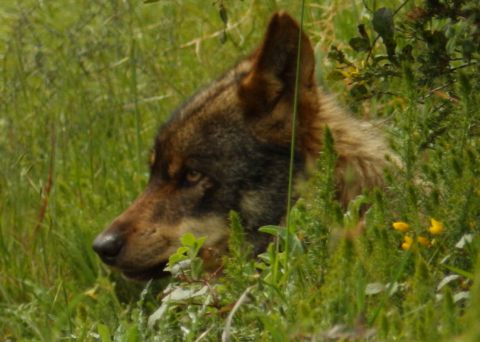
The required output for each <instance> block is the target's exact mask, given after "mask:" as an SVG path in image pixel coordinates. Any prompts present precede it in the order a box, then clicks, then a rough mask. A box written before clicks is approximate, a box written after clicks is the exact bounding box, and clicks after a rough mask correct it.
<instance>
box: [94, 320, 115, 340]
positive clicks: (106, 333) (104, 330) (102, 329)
mask: <svg viewBox="0 0 480 342" xmlns="http://www.w3.org/2000/svg"><path fill="white" fill-rule="evenodd" d="M97 332H98V334H99V335H100V339H101V340H102V342H111V341H112V338H111V337H110V336H111V335H110V329H109V328H108V327H107V326H106V325H105V324H102V323H98V324H97Z"/></svg>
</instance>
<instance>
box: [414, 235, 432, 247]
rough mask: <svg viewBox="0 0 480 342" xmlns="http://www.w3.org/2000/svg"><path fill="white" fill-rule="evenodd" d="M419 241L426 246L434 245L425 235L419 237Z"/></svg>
mask: <svg viewBox="0 0 480 342" xmlns="http://www.w3.org/2000/svg"><path fill="white" fill-rule="evenodd" d="M417 242H418V243H419V244H420V245H422V246H424V247H430V246H431V245H432V244H431V243H430V240H428V239H427V238H426V237H425V236H419V237H417Z"/></svg>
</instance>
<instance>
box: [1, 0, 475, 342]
mask: <svg viewBox="0 0 480 342" xmlns="http://www.w3.org/2000/svg"><path fill="white" fill-rule="evenodd" d="M381 3H382V4H381V5H380V2H378V1H349V2H343V1H333V0H332V1H325V2H317V1H307V2H306V8H305V29H306V30H307V31H308V33H309V35H310V36H311V38H312V42H313V43H314V45H315V52H316V56H317V62H318V63H317V64H318V69H317V76H318V80H319V82H320V83H321V84H323V85H324V86H325V87H327V88H329V89H331V90H332V91H334V92H335V93H337V94H338V97H339V99H340V100H341V101H342V102H343V103H344V104H345V105H346V106H348V107H350V108H351V110H352V112H353V114H354V115H356V116H358V117H363V118H367V119H371V120H377V121H378V122H379V125H380V124H381V125H382V126H384V129H385V130H386V135H387V136H388V137H389V139H390V140H391V145H392V146H393V149H394V150H395V152H396V153H397V154H398V156H399V157H400V159H401V160H402V162H403V164H404V165H405V167H404V168H398V169H396V170H391V171H390V172H389V173H387V174H386V175H385V177H386V179H387V182H388V189H387V190H386V191H380V190H378V189H376V190H373V191H372V192H370V193H366V194H364V195H362V196H359V197H358V198H356V199H355V200H354V201H353V202H352V203H351V204H350V207H349V209H348V210H347V211H346V212H344V211H342V210H341V208H340V206H339V204H338V203H337V202H336V201H335V199H334V196H333V193H334V192H333V188H334V179H333V177H332V173H333V171H334V163H335V153H334V146H333V142H332V139H331V136H330V135H329V133H328V131H327V133H326V135H325V137H324V146H325V149H324V151H323V152H322V154H321V156H320V158H319V161H318V165H317V172H316V174H315V176H314V177H313V178H312V179H311V180H309V183H308V184H307V186H305V188H306V189H307V190H305V191H303V192H302V198H301V199H300V200H299V201H298V202H297V203H296V205H295V206H294V208H293V209H292V211H291V216H290V220H291V228H290V229H291V231H292V234H286V231H285V229H284V228H283V227H279V226H268V227H263V228H261V229H262V231H263V232H264V234H270V235H272V238H274V239H277V240H278V241H279V243H280V250H279V251H277V250H276V248H275V245H274V244H272V245H270V246H269V247H268V249H267V250H266V251H265V252H264V253H263V254H261V255H260V256H259V257H258V258H255V259H252V258H251V257H249V254H250V253H249V251H250V250H251V248H250V246H249V245H248V243H247V242H246V239H245V238H244V232H243V230H242V226H241V219H240V218H239V217H238V216H237V215H236V214H235V213H233V212H232V213H231V215H230V222H231V228H232V236H231V238H230V242H229V247H230V254H229V255H228V256H226V257H225V262H224V265H225V267H224V271H223V273H222V274H221V275H220V276H218V275H217V276H214V275H211V274H208V273H204V272H202V262H201V260H200V259H199V258H198V257H197V252H198V250H199V248H200V246H201V244H202V239H201V237H193V236H185V237H184V238H183V239H182V243H183V245H184V247H183V248H182V249H181V250H179V252H178V253H177V254H176V255H175V257H174V258H172V260H171V264H170V265H169V267H170V270H171V272H172V273H173V275H174V276H173V277H172V279H167V280H163V281H154V282H150V283H148V284H135V283H131V282H128V281H126V280H124V279H123V278H121V277H120V276H119V275H118V274H116V273H115V272H112V271H111V270H109V269H108V268H106V267H105V266H104V265H102V264H101V262H100V261H99V260H98V258H96V257H95V255H94V253H93V252H92V250H91V248H90V246H91V242H92V240H93V237H94V236H95V234H96V233H98V232H99V231H100V230H101V229H102V226H104V225H106V224H108V223H109V221H110V220H111V219H112V218H113V217H114V216H115V215H116V214H118V213H119V212H121V210H122V209H123V208H124V207H125V206H126V205H127V204H128V203H129V202H130V201H131V200H132V199H133V198H134V197H135V196H136V195H137V194H138V192H139V189H141V188H142V186H143V185H144V183H145V182H146V179H147V175H146V172H147V167H146V163H144V160H147V154H148V148H149V143H150V142H151V140H152V139H153V136H154V134H155V131H156V128H157V127H158V125H159V123H160V122H161V121H162V120H164V119H165V118H166V117H167V116H168V114H169V113H170V111H171V110H172V109H173V108H174V107H175V106H176V105H177V104H178V103H180V102H181V101H182V100H184V99H185V98H186V97H187V96H188V95H189V94H191V93H192V92H193V91H194V90H195V89H196V88H197V87H199V86H200V85H201V84H202V83H203V82H206V81H207V80H209V79H212V77H214V76H215V75H218V74H219V73H221V72H222V71H223V70H225V69H227V68H228V67H229V66H230V65H232V64H233V63H234V62H235V61H237V60H238V59H239V58H240V56H244V55H245V54H246V52H248V51H250V49H251V48H252V47H254V46H255V45H256V44H257V42H258V40H259V39H260V37H261V34H262V33H263V30H264V25H265V23H266V21H267V20H268V18H269V16H270V14H271V13H272V12H273V11H275V10H279V9H286V10H288V11H289V12H290V13H292V14H293V15H295V16H297V17H298V15H299V13H300V9H301V8H300V1H274V0H272V1H261V2H259V1H247V0H244V1H240V2H239V1H228V0H224V1H215V2H210V3H208V4H206V3H202V4H200V3H198V4H197V3H195V2H191V1H146V2H145V3H143V2H140V1H114V0H112V1H93V0H92V1H90V0H89V1H83V2H77V1H63V2H47V1H33V0H29V1H23V2H18V3H17V2H15V1H4V2H2V5H1V6H0V18H1V22H2V24H1V25H0V41H1V50H0V61H1V70H2V72H1V78H2V81H1V84H0V90H1V99H2V100H1V101H0V131H1V134H0V157H1V160H2V168H1V169H0V215H1V216H0V280H1V281H0V334H1V335H2V340H6V341H23V340H39V341H54V340H81V341H83V340H100V341H112V340H115V341H142V340H148V341H150V340H158V341H169V340H171V341H180V340H186V341H203V340H205V341H217V340H221V339H223V340H226V341H229V340H232V341H258V340H260V341H262V340H268V341H270V340H273V341H291V340H294V341H295V340H313V341H324V340H380V341H383V340H386V341H388V340H404V341H426V340H434V339H435V340H453V339H455V340H459V341H475V340H478V339H479V338H480V329H479V327H478V324H477V322H478V317H479V315H480V312H479V307H480V288H479V280H480V279H479V277H480V268H479V266H480V264H478V263H477V262H476V261H477V260H476V258H477V255H478V252H479V251H478V248H479V245H478V244H479V242H478V239H479V237H478V233H479V229H480V225H479V221H480V217H479V216H480V178H479V173H480V162H479V159H480V149H479V143H480V140H479V124H480V112H479V109H478V108H479V106H480V99H479V96H478V90H479V87H480V81H479V80H480V79H479V77H478V75H480V65H479V59H480V56H479V53H480V51H479V50H478V49H479V48H478V47H479V46H480V44H479V39H480V38H479V37H480V31H479V28H478V25H479V20H480V19H479V18H480V13H479V11H478V5H476V1H474V0H471V1H468V0H464V1H462V0H458V1H447V0H439V1H432V0H425V1H420V0H417V1H413V0H411V1H396V0H391V1H382V2H381ZM287 238H288V239H289V241H288V243H286V239H287ZM285 247H287V248H288V253H286V252H285Z"/></svg>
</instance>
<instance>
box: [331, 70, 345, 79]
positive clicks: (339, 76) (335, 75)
mask: <svg viewBox="0 0 480 342" xmlns="http://www.w3.org/2000/svg"><path fill="white" fill-rule="evenodd" d="M344 78H345V76H343V74H342V73H341V72H340V71H338V70H333V71H332V72H330V73H329V74H328V75H327V80H329V81H340V80H343V79H344Z"/></svg>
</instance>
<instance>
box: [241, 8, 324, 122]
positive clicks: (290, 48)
mask: <svg viewBox="0 0 480 342" xmlns="http://www.w3.org/2000/svg"><path fill="white" fill-rule="evenodd" d="M299 39H301V50H300V82H299V86H300V88H305V87H307V88H310V87H314V86H315V84H314V83H315V82H314V69H315V57H314V54H313V49H312V45H311V44H310V41H309V39H308V37H307V36H306V35H305V34H304V33H303V32H302V33H301V34H300V27H299V26H298V24H297V23H296V21H295V20H294V19H293V18H292V17H291V16H290V15H288V14H287V13H285V12H279V13H275V14H274V15H273V16H272V18H271V19H270V23H269V24H268V28H267V31H266V33H265V37H264V40H263V42H262V44H261V45H260V46H259V48H258V49H257V50H256V51H255V52H254V54H253V56H252V69H251V71H250V72H249V73H248V74H247V76H245V78H244V79H243V80H242V83H241V85H240V89H239V95H240V98H241V99H242V101H243V102H244V103H245V104H246V107H248V108H249V109H250V110H251V111H253V112H256V113H259V112H265V111H267V112H268V111H270V110H271V109H272V107H273V106H274V105H275V104H276V103H277V102H278V101H279V100H280V98H283V99H284V100H287V101H289V100H293V94H294V89H295V79H296V65H297V55H298V52H299V51H298V44H299ZM285 97H287V98H285ZM288 97H290V99H288ZM252 114H253V113H252Z"/></svg>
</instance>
